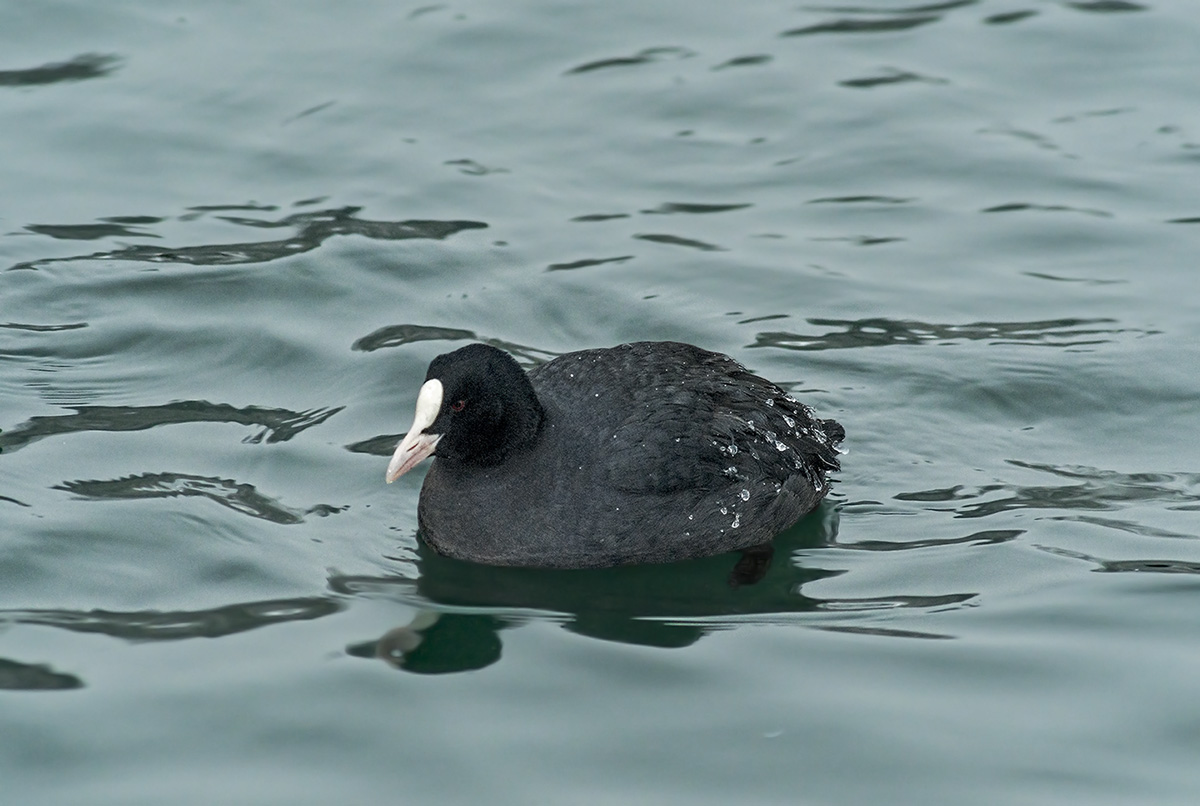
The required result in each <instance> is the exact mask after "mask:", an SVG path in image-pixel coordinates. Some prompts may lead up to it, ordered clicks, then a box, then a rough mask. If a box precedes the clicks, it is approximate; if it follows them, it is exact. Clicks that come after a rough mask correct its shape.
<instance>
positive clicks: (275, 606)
mask: <svg viewBox="0 0 1200 806" xmlns="http://www.w3.org/2000/svg"><path fill="white" fill-rule="evenodd" d="M342 607H343V605H342V603H341V602H339V601H337V600H336V599H333V598H331V597H326V596H309V597H301V598H296V599H267V600H263V601H258V602H242V603H239V604H231V605H225V606H223V607H214V608H212V609H208V610H129V611H114V610H0V623H3V622H8V623H11V624H32V625H38V626H42V627H58V628H60V629H63V630H70V631H71V632H79V633H98V634H100V635H108V636H111V637H113V638H122V639H124V640H126V641H178V640H182V639H185V638H220V637H222V636H225V635H233V634H235V633H241V632H246V631H247V630H255V629H258V628H259V627H269V626H271V625H274V624H287V623H290V622H294V621H311V620H312V619H318V618H323V617H325V616H331V615H333V614H334V613H337V612H338V611H340V610H341V609H342Z"/></svg>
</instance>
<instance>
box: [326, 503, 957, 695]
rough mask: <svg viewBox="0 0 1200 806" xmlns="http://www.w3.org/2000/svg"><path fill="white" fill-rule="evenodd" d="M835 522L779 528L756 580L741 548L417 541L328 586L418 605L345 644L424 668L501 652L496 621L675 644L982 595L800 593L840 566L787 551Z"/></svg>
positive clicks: (473, 662)
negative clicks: (737, 580) (672, 556)
mask: <svg viewBox="0 0 1200 806" xmlns="http://www.w3.org/2000/svg"><path fill="white" fill-rule="evenodd" d="M836 524H837V520H836V512H835V511H834V510H833V509H832V507H828V506H826V507H822V508H821V509H819V510H818V511H817V513H816V514H814V515H813V516H811V517H809V518H806V519H805V520H803V521H801V522H800V523H799V524H797V525H796V526H794V527H793V528H792V529H789V530H788V531H787V532H785V533H784V534H782V535H780V536H779V537H778V538H776V541H775V548H776V559H775V561H774V562H773V563H771V565H770V566H769V567H767V568H765V573H764V574H763V576H762V578H761V579H760V580H759V581H758V582H757V583H755V584H749V585H733V584H731V583H730V569H731V568H732V567H733V566H734V565H735V564H736V563H737V562H738V555H736V554H725V555H720V556H717V557H708V558H704V559H699V560H693V561H688V562H683V563H675V564H671V565H647V566H630V567H624V568H608V569H596V570H580V571H543V570H536V569H523V568H494V567H489V566H482V565H475V564H473V563H465V562H461V561H458V560H452V559H449V558H446V557H441V556H438V555H436V554H434V553H433V552H432V551H430V550H429V549H428V548H427V547H425V546H424V545H423V544H422V545H421V546H420V547H419V549H418V565H419V568H420V576H419V577H418V578H416V579H413V578H409V577H401V576H397V577H355V576H336V577H331V578H330V580H329V585H330V588H331V589H332V590H334V591H335V592H337V593H340V594H343V595H348V596H364V595H385V596H391V597H395V598H398V599H400V600H402V601H406V602H408V603H410V604H413V605H416V606H417V607H420V608H421V609H422V611H421V612H420V613H419V614H418V615H417V617H416V618H415V619H414V620H413V621H412V623H410V624H406V625H401V626H398V627H396V628H394V629H392V630H389V631H388V632H387V633H385V634H384V635H383V636H382V637H380V638H378V639H375V640H372V641H365V642H361V643H357V644H354V645H352V646H351V647H349V648H348V652H350V654H353V655H355V656H358V657H369V658H380V659H383V660H385V661H387V662H388V663H391V664H392V665H394V666H396V667H397V668H401V669H405V670H408V671H416V672H426V673H429V672H447V671H463V670H467V669H474V668H479V667H481V666H483V665H487V664H490V663H494V662H495V661H496V660H498V659H499V658H500V655H501V642H500V639H499V632H500V630H502V629H504V628H506V627H510V626H514V625H517V624H520V623H522V622H523V621H526V620H528V619H529V618H532V617H534V616H537V617H539V618H543V619H545V618H558V619H560V620H561V621H562V624H563V626H564V627H565V628H566V629H568V630H571V631H572V632H576V633H579V634H581V635H587V636H590V637H593V638H599V639H602V640H607V641H619V642H623V643H630V644H639V645H647V646H656V647H663V648H676V647H684V646H688V645H691V644H693V643H695V642H696V641H698V640H700V639H701V638H702V637H703V636H705V635H707V634H708V633H711V632H713V631H715V630H723V629H732V628H734V627H736V626H738V625H739V624H757V623H778V622H784V623H795V618H794V617H795V614H801V613H809V614H812V615H813V618H814V619H816V621H814V622H812V623H806V624H805V626H812V627H820V628H826V627H828V626H829V625H826V624H822V623H821V620H822V619H824V618H828V617H829V615H830V614H835V613H836V614H845V613H862V612H870V611H892V610H895V609H897V608H916V609H925V610H935V609H945V608H948V607H957V606H960V605H962V604H963V603H965V602H968V601H970V600H972V599H974V598H975V596H976V594H975V593H967V592H964V593H951V594H944V595H932V596H910V595H903V594H897V595H888V596H870V597H862V598H839V599H822V598H817V597H811V596H808V595H806V594H804V593H803V592H802V588H803V586H804V585H805V584H807V583H809V582H813V581H815V580H819V579H825V578H829V577H833V576H838V575H840V574H843V573H845V571H844V570H840V569H825V568H813V567H809V566H807V565H805V564H803V563H802V562H801V561H799V560H797V559H796V558H795V557H792V556H791V555H792V554H794V553H795V552H797V551H802V550H806V549H816V548H819V547H822V546H829V545H833V544H834V542H835V537H836ZM807 559H815V557H812V558H807ZM858 629H861V630H863V631H864V632H872V633H874V634H879V635H894V636H902V637H946V636H933V635H932V634H925V633H913V632H910V631H904V630H898V631H895V630H889V629H887V628H876V627H870V626H868V627H858Z"/></svg>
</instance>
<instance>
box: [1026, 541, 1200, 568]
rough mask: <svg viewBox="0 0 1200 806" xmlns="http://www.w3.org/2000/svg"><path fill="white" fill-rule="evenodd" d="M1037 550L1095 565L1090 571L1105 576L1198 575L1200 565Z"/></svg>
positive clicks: (1051, 548)
mask: <svg viewBox="0 0 1200 806" xmlns="http://www.w3.org/2000/svg"><path fill="white" fill-rule="evenodd" d="M1037 548H1039V549H1041V550H1042V551H1045V552H1047V553H1049V554H1053V555H1055V556H1057V557H1068V558H1070V559H1072V560H1083V561H1085V562H1089V563H1095V565H1096V567H1095V568H1093V569H1092V570H1093V571H1099V572H1101V573H1106V574H1122V573H1133V574H1200V563H1198V562H1190V561H1187V560H1105V559H1102V558H1100V557H1093V556H1091V555H1090V554H1083V553H1081V552H1078V551H1069V550H1067V549H1061V548H1055V547H1052V546H1037Z"/></svg>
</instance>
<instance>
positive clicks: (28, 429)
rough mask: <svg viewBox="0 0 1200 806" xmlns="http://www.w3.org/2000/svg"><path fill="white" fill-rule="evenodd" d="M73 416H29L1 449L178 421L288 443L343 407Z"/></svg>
mask: <svg viewBox="0 0 1200 806" xmlns="http://www.w3.org/2000/svg"><path fill="white" fill-rule="evenodd" d="M67 408H69V409H70V410H71V411H73V412H75V413H74V414H59V415H52V416H38V417H30V418H29V419H28V420H26V421H25V422H23V423H21V424H20V425H18V426H16V427H15V428H12V429H9V430H7V431H4V432H2V433H0V451H13V450H16V449H18V448H23V447H25V446H26V445H28V444H29V443H31V442H35V441H37V440H39V439H42V438H44V437H52V436H59V435H61V434H77V433H81V432H85V431H144V430H146V429H148V428H155V427H157V426H160V425H176V424H179V423H236V424H237V425H255V426H260V427H261V428H262V430H261V431H259V432H257V433H254V434H251V435H250V436H248V437H246V438H245V439H243V440H242V441H243V442H247V443H257V442H262V441H264V440H265V441H266V442H286V441H287V440H289V439H291V438H292V437H294V436H296V435H297V434H299V433H300V432H301V431H304V430H305V429H307V428H311V427H313V426H314V425H319V424H321V423H323V422H325V421H326V420H328V419H329V418H330V417H332V416H333V415H335V414H337V413H338V412H339V411H341V410H342V408H343V407H342V406H338V407H336V408H326V409H310V410H308V411H291V410H289V409H268V408H262V407H260V406H246V407H244V408H235V407H233V406H230V405H228V404H226V403H209V402H208V401H207V400H182V401H178V402H175V403H166V404H163V405H160V406H69V407H67Z"/></svg>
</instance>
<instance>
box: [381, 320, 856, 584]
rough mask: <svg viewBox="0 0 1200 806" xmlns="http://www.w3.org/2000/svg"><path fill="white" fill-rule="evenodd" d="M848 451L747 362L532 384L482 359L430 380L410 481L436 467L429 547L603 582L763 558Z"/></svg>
mask: <svg viewBox="0 0 1200 806" xmlns="http://www.w3.org/2000/svg"><path fill="white" fill-rule="evenodd" d="M844 436H845V432H844V430H843V429H842V427H841V426H840V425H839V424H838V423H836V422H834V421H833V420H822V419H818V418H817V416H816V413H815V412H814V411H813V410H812V409H811V408H810V407H808V406H806V405H804V404H803V403H800V402H798V401H797V400H795V399H793V398H792V397H791V396H790V395H788V394H787V393H786V392H785V391H784V390H783V389H781V388H779V387H778V386H776V385H775V384H773V383H771V382H770V381H767V380H764V379H763V378H760V377H758V376H757V375H755V374H753V373H751V372H750V371H749V370H747V369H746V368H745V367H743V366H742V365H741V364H739V363H738V362H736V361H734V360H733V359H732V358H730V357H728V356H726V355H722V354H720V353H713V352H709V351H707V350H702V349H700V348H699V347H693V346H692V345H689V344H681V343H678V342H637V343H633V344H622V345H620V346H618V347H612V348H608V349H596V350H582V351H580V352H574V353H567V354H565V355H562V356H559V357H558V358H556V359H554V360H553V361H550V362H548V363H546V364H542V365H541V366H538V367H535V368H534V369H532V370H530V371H529V372H528V373H526V372H525V371H524V370H522V369H521V366H520V365H519V364H518V363H517V362H516V360H514V359H513V357H512V356H510V355H509V354H508V353H506V352H504V351H502V350H499V349H496V348H495V347H491V346H488V345H484V344H471V345H468V346H466V347H463V348H461V349H458V350H455V351H453V352H450V353H446V354H445V355H440V356H438V357H437V358H435V359H434V360H433V362H432V363H430V365H429V371H428V373H427V374H426V376H425V383H424V384H423V385H422V386H421V389H420V392H419V393H418V395H417V406H416V414H415V416H414V418H413V424H412V428H411V429H410V430H409V432H408V434H407V435H406V436H405V437H404V439H403V440H402V441H401V442H400V445H399V447H397V448H396V452H395V454H394V455H393V456H392V460H391V463H390V464H389V465H388V469H387V477H386V478H387V481H388V482H389V483H390V482H392V481H395V480H396V479H397V478H399V477H400V476H401V475H403V474H404V473H406V472H408V471H409V470H411V469H412V468H413V467H415V466H416V465H417V464H418V463H420V462H421V461H422V460H424V459H425V458H427V457H428V456H430V455H433V456H434V457H435V458H434V461H433V464H432V466H431V467H430V469H429V473H428V474H427V475H426V477H425V481H424V484H423V485H422V487H421V496H420V503H419V505H418V509H417V519H418V524H419V529H418V531H419V534H420V535H421V537H422V538H423V539H424V540H425V542H426V543H428V544H429V546H430V547H431V548H433V549H434V550H435V551H437V552H438V553H440V554H444V555H447V556H450V557H455V558H457V559H461V560H470V561H473V562H478V563H485V564H489V565H507V566H525V567H539V568H601V567H608V566H615V565H625V564H630V563H661V562H673V561H676V560H684V559H690V558H695V557H703V556H707V555H712V554H720V553H724V552H728V551H735V550H742V551H744V552H753V551H755V550H756V549H758V548H759V547H763V549H765V551H766V552H767V557H768V558H769V543H770V541H771V539H772V538H774V537H775V536H776V535H777V534H778V533H780V532H781V531H783V530H784V529H786V528H787V527H788V526H790V525H791V524H793V523H795V522H796V521H797V520H799V519H800V518H801V517H803V516H804V515H806V514H807V513H808V512H810V511H812V510H813V509H814V508H815V507H816V506H817V504H819V503H820V502H821V499H822V498H824V497H825V495H826V493H827V492H828V491H829V473H830V472H832V471H835V470H838V469H839V465H838V459H837V454H838V452H839V451H838V447H837V446H838V444H839V443H840V442H841V441H842V439H843V437H844Z"/></svg>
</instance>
